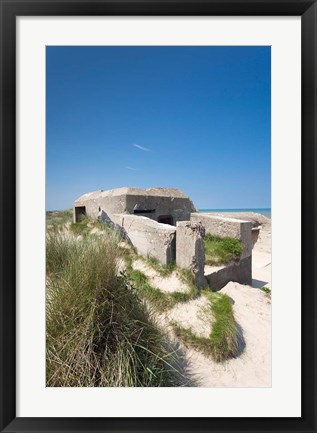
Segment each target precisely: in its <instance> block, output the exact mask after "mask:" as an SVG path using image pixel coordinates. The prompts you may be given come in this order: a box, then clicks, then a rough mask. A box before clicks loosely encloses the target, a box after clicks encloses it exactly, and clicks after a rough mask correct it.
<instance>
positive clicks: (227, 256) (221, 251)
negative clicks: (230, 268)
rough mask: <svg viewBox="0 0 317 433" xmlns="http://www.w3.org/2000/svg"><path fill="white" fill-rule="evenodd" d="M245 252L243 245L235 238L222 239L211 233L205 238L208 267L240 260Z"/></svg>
mask: <svg viewBox="0 0 317 433" xmlns="http://www.w3.org/2000/svg"><path fill="white" fill-rule="evenodd" d="M242 250H243V243H242V242H241V241H240V240H238V239H234V238H229V237H225V238H221V237H219V236H213V235H211V234H210V233H207V234H206V237H205V256H206V258H205V263H206V265H219V264H225V263H228V262H230V260H239V259H240V257H241V253H242Z"/></svg>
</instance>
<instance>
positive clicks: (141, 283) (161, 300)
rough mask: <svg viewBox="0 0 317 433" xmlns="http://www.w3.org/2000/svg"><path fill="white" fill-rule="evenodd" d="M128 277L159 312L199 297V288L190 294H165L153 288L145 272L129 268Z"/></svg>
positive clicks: (191, 290) (194, 288) (193, 288)
mask: <svg viewBox="0 0 317 433" xmlns="http://www.w3.org/2000/svg"><path fill="white" fill-rule="evenodd" d="M126 275H127V278H128V280H129V281H130V282H131V284H132V286H133V288H134V289H135V290H136V291H137V292H138V293H139V294H140V296H142V297H143V298H144V299H146V300H147V301H149V302H150V303H151V304H152V305H153V306H154V307H155V308H156V309H157V310H158V311H166V310H168V309H170V308H173V307H174V305H176V304H177V303H179V302H188V301H190V300H191V299H194V298H196V297H197V296H198V295H199V289H198V288H197V287H195V286H194V287H191V288H190V290H189V291H188V292H185V293H184V292H171V293H164V292H162V291H161V290H159V289H158V288H156V287H152V286H151V284H150V283H149V279H148V277H147V276H146V275H144V273H143V272H141V271H139V270H136V269H133V268H132V267H131V266H128V267H127V269H126Z"/></svg>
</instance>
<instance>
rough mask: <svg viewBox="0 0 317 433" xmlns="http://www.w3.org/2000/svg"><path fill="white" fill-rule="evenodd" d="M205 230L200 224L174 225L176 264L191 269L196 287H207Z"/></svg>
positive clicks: (181, 223) (179, 223)
mask: <svg viewBox="0 0 317 433" xmlns="http://www.w3.org/2000/svg"><path fill="white" fill-rule="evenodd" d="M204 238H205V229H204V227H203V225H202V224H201V223H200V222H193V221H179V222H177V223H176V264H177V266H179V267H181V268H185V269H191V270H192V272H193V276H194V281H195V284H196V285H197V286H198V287H204V286H206V285H207V281H206V279H205V277H204V267H205V241H204Z"/></svg>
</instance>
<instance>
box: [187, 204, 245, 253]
mask: <svg viewBox="0 0 317 433" xmlns="http://www.w3.org/2000/svg"><path fill="white" fill-rule="evenodd" d="M190 219H191V221H194V222H201V223H202V224H203V226H204V227H205V229H206V233H210V234H212V235H214V236H220V237H230V238H235V239H239V240H240V241H241V242H242V243H243V245H244V247H243V251H242V254H241V259H244V258H246V257H249V256H250V255H251V254H252V246H253V242H252V223H251V222H249V221H242V220H238V219H235V218H225V217H220V216H215V215H211V214H208V213H199V212H193V213H191V214H190Z"/></svg>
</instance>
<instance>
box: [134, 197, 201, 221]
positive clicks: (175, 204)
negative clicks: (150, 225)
mask: <svg viewBox="0 0 317 433" xmlns="http://www.w3.org/2000/svg"><path fill="white" fill-rule="evenodd" d="M126 199H127V206H126V212H127V213H129V214H133V213H134V210H135V209H137V210H138V212H140V213H139V215H142V212H141V211H142V210H145V211H151V213H146V212H144V214H143V216H146V217H147V218H150V219H153V220H155V221H158V220H159V218H160V216H165V215H166V216H167V215H171V216H172V217H173V224H174V225H176V222H177V221H188V220H189V219H190V214H191V212H193V210H194V209H195V208H194V206H193V205H192V203H191V201H190V200H189V199H188V198H182V197H176V198H173V197H160V196H142V195H139V196H138V195H127V197H126Z"/></svg>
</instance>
